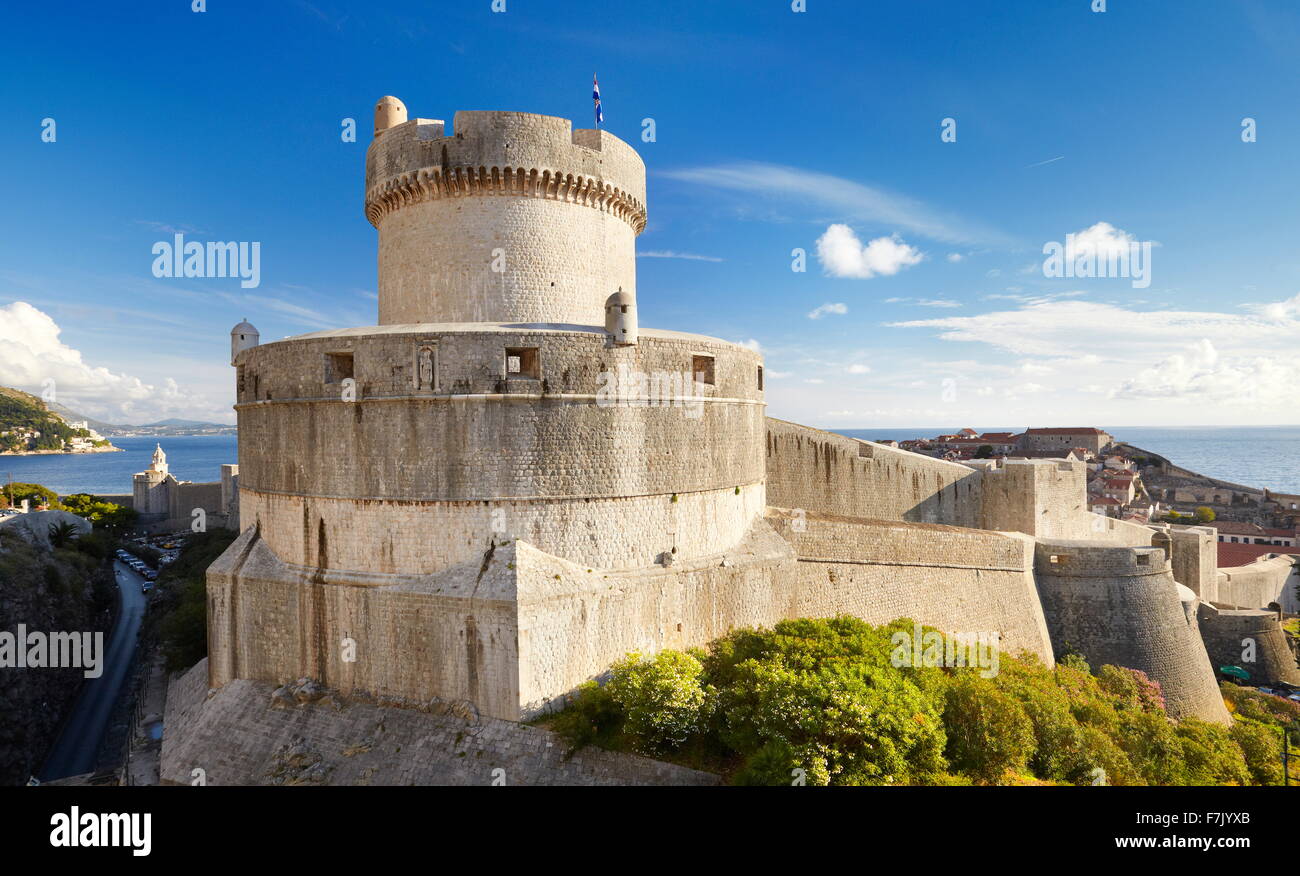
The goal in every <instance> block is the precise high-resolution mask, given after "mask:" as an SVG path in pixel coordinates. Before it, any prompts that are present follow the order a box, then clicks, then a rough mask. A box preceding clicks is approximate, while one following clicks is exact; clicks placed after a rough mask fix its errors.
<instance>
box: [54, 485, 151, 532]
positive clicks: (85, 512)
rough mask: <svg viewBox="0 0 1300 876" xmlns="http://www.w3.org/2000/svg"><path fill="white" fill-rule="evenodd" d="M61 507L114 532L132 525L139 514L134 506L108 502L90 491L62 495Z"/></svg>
mask: <svg viewBox="0 0 1300 876" xmlns="http://www.w3.org/2000/svg"><path fill="white" fill-rule="evenodd" d="M62 501H63V507H64V508H65V509H66V510H68V511H71V512H72V513H73V514H76V515H77V516H78V517H84V518H86V519H87V520H89V521H91V522H92V523H94V524H95V525H96V526H97V527H103V528H106V529H109V530H112V531H114V532H116V531H120V530H123V529H129V528H130V527H132V526H134V525H135V523H136V521H137V520H138V519H139V517H140V515H139V512H137V511H136V510H135V509H134V508H131V507H129V506H126V505H118V504H116V503H115V502H109V501H106V500H105V499H102V498H100V497H99V496H93V495H91V494H90V493H73V494H72V495H69V496H64V497H63V500H62Z"/></svg>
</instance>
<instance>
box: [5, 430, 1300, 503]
mask: <svg viewBox="0 0 1300 876" xmlns="http://www.w3.org/2000/svg"><path fill="white" fill-rule="evenodd" d="M960 428H962V427H961V426H956V427H951V428H947V429H941V428H933V427H927V428H916V429H839V430H836V431H838V432H839V433H840V434H842V435H848V436H851V437H853V438H865V439H868V440H871V441H883V440H891V439H892V440H894V441H902V440H904V439H907V438H932V437H934V436H935V435H943V434H948V433H952V432H956V431H957V430H958V429H960ZM972 428H978V427H972ZM1102 428H1104V429H1105V430H1106V431H1107V432H1109V433H1110V434H1112V435H1114V436H1115V437H1116V438H1117V439H1118V440H1121V441H1127V442H1128V443H1130V444H1134V445H1136V446H1138V447H1141V448H1142V449H1144V450H1150V451H1153V452H1155V453H1159V454H1160V455H1161V456H1164V457H1166V458H1168V459H1169V460H1171V461H1172V462H1173V463H1174V464H1175V465H1179V466H1181V467H1183V468H1186V469H1191V470H1192V471H1195V472H1200V473H1201V474H1203V475H1208V476H1210V477H1214V478H1219V479H1221V480H1225V481H1232V482H1233V483H1238V484H1244V485H1246V486H1250V487H1267V488H1268V489H1270V490H1275V491H1277V492H1280V493H1296V494H1300V426H1252V427H1247V428H1241V427H1236V426H1222V427H1219V426H1198V427H1194V428H1154V427H1147V426H1114V427H1105V426H1103V427H1102ZM1022 429H1023V427H1014V426H989V427H987V428H980V429H979V431H980V432H1019V431H1021V430H1022ZM112 440H113V444H115V445H116V446H118V447H121V448H122V450H123V452H122V453H81V454H59V455H48V456H0V478H2V479H3V480H5V481H7V480H9V477H10V476H11V475H12V477H13V479H14V480H15V481H21V482H23V483H29V484H30V483H36V484H41V485H43V486H45V487H48V488H49V489H51V490H54V491H55V492H57V493H60V494H67V493H129V492H131V475H133V474H135V473H136V472H138V471H144V470H145V469H146V468H148V467H149V462H150V460H151V458H152V457H153V450H154V446H155V444H158V443H161V444H162V448H163V451H164V452H165V453H166V454H167V465H168V466H169V468H170V470H171V472H172V474H174V475H175V476H176V477H177V478H179V479H180V480H183V481H216V480H220V479H221V465H222V463H227V462H236V461H238V455H237V447H238V444H237V439H236V436H234V435H193V436H183V437H177V438H163V439H161V440H160V439H157V438H114V439H112Z"/></svg>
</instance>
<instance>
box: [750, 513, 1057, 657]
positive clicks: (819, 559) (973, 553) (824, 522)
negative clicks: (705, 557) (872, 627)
mask: <svg viewBox="0 0 1300 876" xmlns="http://www.w3.org/2000/svg"><path fill="white" fill-rule="evenodd" d="M768 519H769V521H770V522H771V523H772V524H773V525H774V526H775V527H776V529H777V531H778V532H779V533H780V534H781V535H782V537H784V538H786V539H787V540H789V542H790V543H791V544H792V545H793V546H794V548H795V551H796V552H797V554H798V556H799V590H798V603H797V606H796V608H795V614H794V615H792V616H794V617H828V616H833V615H836V614H841V613H842V614H851V615H854V616H855V617H860V618H862V619H863V620H866V621H868V622H870V623H875V624H881V623H888V622H889V621H892V620H894V619H896V618H900V617H910V618H913V619H915V620H918V621H920V622H921V623H924V624H929V625H931V626H934V627H937V628H939V629H942V630H946V631H950V632H992V631H997V632H999V633H1000V634H1001V642H1002V648H1003V650H1006V651H1009V652H1012V653H1014V652H1019V651H1021V650H1026V651H1030V652H1033V653H1034V654H1037V655H1038V656H1039V657H1040V658H1042V659H1043V660H1044V661H1045V662H1046V663H1047V664H1048V665H1049V666H1050V665H1051V664H1052V663H1053V652H1052V645H1051V642H1050V640H1049V637H1048V633H1047V626H1046V623H1045V621H1044V618H1043V613H1042V609H1041V608H1040V606H1039V602H1038V594H1037V591H1036V590H1035V587H1034V579H1033V574H1032V570H1033V555H1032V543H1031V541H1030V540H1029V539H1028V538H1024V537H1021V536H1019V535H1015V534H1007V533H996V532H983V531H980V530H974V529H960V528H958V527H953V526H940V525H929V524H916V523H906V524H904V523H896V522H889V521H880V520H864V519H855V518H847V517H839V516H836V515H826V514H815V513H796V512H793V511H790V510H787V509H776V508H773V509H770V510H769V514H768Z"/></svg>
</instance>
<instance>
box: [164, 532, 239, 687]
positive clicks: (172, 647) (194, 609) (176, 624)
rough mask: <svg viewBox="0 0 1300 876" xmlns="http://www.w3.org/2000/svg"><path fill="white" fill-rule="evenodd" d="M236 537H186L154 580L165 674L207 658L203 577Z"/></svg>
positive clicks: (222, 534) (223, 534) (204, 534)
mask: <svg viewBox="0 0 1300 876" xmlns="http://www.w3.org/2000/svg"><path fill="white" fill-rule="evenodd" d="M236 535H237V534H236V533H234V532H231V531H230V530H228V529H214V530H212V531H211V532H199V533H194V534H193V535H190V536H188V540H187V541H186V543H185V547H184V548H182V549H181V552H180V556H179V557H177V558H176V561H175V562H174V563H172V564H171V565H170V566H168V567H167V568H166V569H165V570H164V571H163V572H162V573H161V574H160V575H159V576H158V596H157V597H156V599H155V601H154V612H155V614H156V616H157V617H158V618H160V620H159V621H158V632H159V634H160V637H161V639H162V648H163V656H164V657H166V659H167V668H168V669H169V670H179V669H188V668H189V667H191V666H193V665H194V664H195V663H197V662H199V661H200V660H202V659H203V658H204V657H206V656H207V654H208V605H207V589H206V586H207V585H206V578H205V573H206V572H207V569H208V566H210V565H211V564H212V561H213V560H215V559H216V558H217V557H219V556H221V553H222V551H224V550H225V549H226V548H227V547H228V546H229V545H230V543H231V542H232V541H234V540H235V537H236Z"/></svg>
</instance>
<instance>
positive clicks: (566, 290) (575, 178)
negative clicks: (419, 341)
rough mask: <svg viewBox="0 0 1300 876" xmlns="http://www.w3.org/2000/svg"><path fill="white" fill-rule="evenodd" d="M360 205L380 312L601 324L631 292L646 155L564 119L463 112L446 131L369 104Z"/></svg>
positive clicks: (402, 316) (428, 319) (392, 101)
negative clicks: (618, 295)
mask: <svg viewBox="0 0 1300 876" xmlns="http://www.w3.org/2000/svg"><path fill="white" fill-rule="evenodd" d="M365 209H366V218H367V219H369V220H370V222H371V224H373V225H374V226H375V227H376V228H377V229H379V322H380V324H381V325H391V324H404V323H437V322H444V323H445V322H458V323H466V322H505V323H575V324H579V325H600V324H601V323H602V322H603V315H604V304H605V299H606V298H608V297H609V295H610V293H612V292H613V291H614V290H616V289H622V290H623V291H625V292H626V293H628V294H629V295H633V296H634V295H635V294H636V251H635V240H636V236H637V235H638V234H640V233H641V231H642V229H644V228H645V222H646V208H645V165H644V164H643V163H642V161H641V158H640V156H638V155H637V154H636V151H635V150H633V149H632V147H631V146H629V145H628V144H626V143H624V142H623V141H622V140H620V139H618V138H617V137H614V136H612V135H611V134H609V133H608V132H606V131H602V130H577V131H575V130H573V127H572V123H571V122H570V121H569V120H568V119H560V118H553V117H551V116H540V115H534V114H532V113H514V112H458V113H456V115H455V117H454V121H453V133H451V134H450V135H448V134H447V133H446V132H445V130H444V123H443V122H441V121H438V120H434V119H418V118H417V119H411V120H409V121H408V120H407V119H406V108H405V107H404V106H402V104H401V101H398V100H397V99H396V98H387V97H386V98H384V99H383V100H381V101H380V102H379V105H378V106H377V107H376V111H375V139H374V141H373V142H372V143H371V144H370V148H369V150H368V151H367V152H366V196H365Z"/></svg>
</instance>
